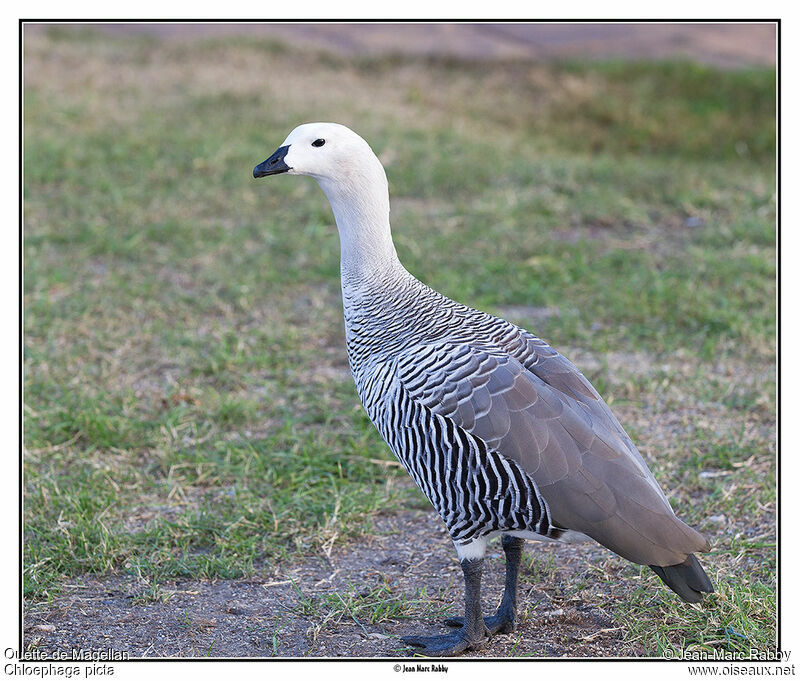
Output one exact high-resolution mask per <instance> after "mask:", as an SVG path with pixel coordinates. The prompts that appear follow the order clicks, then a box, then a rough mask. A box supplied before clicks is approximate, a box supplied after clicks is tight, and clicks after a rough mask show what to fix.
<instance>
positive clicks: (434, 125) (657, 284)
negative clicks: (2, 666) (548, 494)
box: [24, 30, 776, 655]
mask: <svg viewBox="0 0 800 681" xmlns="http://www.w3.org/2000/svg"><path fill="white" fill-rule="evenodd" d="M774 85H775V73H774V70H769V69H753V70H747V71H718V70H715V69H712V68H710V67H703V66H699V65H696V64H692V63H689V62H670V63H625V62H613V63H599V64H598V63H565V64H553V65H538V64H528V63H522V62H509V63H499V64H487V63H483V62H480V63H478V62H467V61H454V60H426V59H415V58H399V57H392V58H360V59H355V60H344V59H342V58H338V57H333V56H331V55H325V54H314V53H309V52H302V53H301V52H294V51H292V50H291V49H289V48H287V47H285V46H279V45H276V44H274V43H266V42H265V43H262V42H260V41H258V40H255V39H247V40H234V39H226V40H198V41H191V42H187V41H181V42H179V43H175V44H170V43H168V42H161V41H159V40H155V39H151V38H147V39H144V38H136V37H126V38H119V37H117V38H110V37H105V36H103V35H102V34H99V33H95V32H91V31H88V32H87V31H83V32H81V33H79V34H78V33H76V32H74V31H71V30H57V31H50V32H42V33H37V34H35V35H33V34H32V35H30V36H28V37H27V38H26V56H25V92H24V98H25V99H24V103H25V128H24V162H25V176H24V209H25V239H24V258H25V281H24V285H25V292H24V293H25V301H24V305H25V317H24V332H25V347H24V352H25V386H24V391H25V392H24V398H25V469H24V470H25V490H24V494H25V496H24V503H25V509H24V510H25V537H24V539H25V572H24V590H25V596H26V597H27V598H29V599H34V600H41V599H48V598H53V597H54V596H55V595H57V594H58V592H59V586H60V584H62V583H63V582H64V580H65V579H67V578H69V577H70V576H74V575H80V574H84V573H87V572H89V573H106V572H110V571H116V570H122V571H127V572H131V573H133V574H139V575H141V576H143V578H145V579H146V580H149V583H151V584H153V585H154V586H153V587H152V591H151V592H150V593H147V594H145V595H144V596H143V598H149V599H161V598H163V597H164V596H163V593H164V592H163V591H162V590H161V588H160V587H159V586H158V585H159V584H161V583H163V582H164V580H168V579H172V578H176V577H180V576H192V577H198V576H199V577H207V578H213V579H216V578H234V577H242V576H247V575H251V574H253V573H257V572H259V571H261V570H265V569H268V568H269V567H270V566H272V565H275V564H279V563H280V562H281V561H282V560H286V559H288V558H293V559H294V558H295V557H296V556H298V555H305V554H309V553H313V552H319V551H324V550H330V547H331V546H333V544H334V543H335V542H346V541H348V539H349V538H351V537H355V536H358V535H359V534H360V533H364V532H369V530H370V527H371V518H372V517H373V516H374V514H376V513H379V512H391V511H392V510H393V509H395V508H399V507H401V506H407V505H409V504H414V505H419V506H420V507H424V506H425V505H426V503H427V502H425V501H424V499H422V498H421V496H420V495H419V493H418V492H416V490H413V489H410V488H409V487H408V485H406V484H405V480H406V477H405V476H406V474H405V473H404V472H403V471H402V470H400V469H398V468H397V467H393V466H390V465H386V462H389V461H390V460H391V455H390V454H389V453H388V452H387V450H386V448H385V446H384V445H383V444H382V443H381V441H380V439H379V437H378V436H377V434H376V433H375V431H374V429H373V428H372V426H371V425H370V424H369V422H368V421H367V419H366V417H365V415H364V414H363V413H362V411H361V410H360V409H359V408H358V406H357V404H358V403H357V397H356V395H355V390H354V388H353V386H352V384H351V380H350V378H349V376H348V374H347V365H346V358H345V354H344V348H343V341H342V336H343V332H342V321H341V318H340V315H341V313H340V309H341V308H340V302H339V298H338V295H339V294H338V241H337V235H336V232H335V229H334V228H333V226H332V217H331V214H330V210H329V208H328V206H327V204H326V202H325V200H324V197H323V195H322V194H321V192H320V191H319V190H318V189H317V187H316V186H315V185H314V184H313V182H311V181H310V180H307V181H303V180H297V179H287V178H275V179H273V180H271V181H270V182H269V183H268V184H256V183H255V182H253V181H252V179H251V178H250V170H251V168H252V166H253V165H255V164H256V163H258V162H260V161H261V160H263V158H266V156H268V155H269V154H270V153H271V152H272V151H273V150H274V148H275V147H276V146H278V145H279V144H280V142H281V141H282V140H283V139H284V137H285V136H286V134H287V133H288V132H289V131H290V130H291V128H292V127H293V126H294V125H295V124H297V123H299V122H301V121H308V120H336V121H340V122H342V123H345V124H349V125H350V126H351V127H353V128H355V129H356V130H357V131H358V132H360V133H361V134H362V135H363V136H364V137H366V138H367V139H368V140H369V141H370V142H371V143H372V144H373V146H374V148H375V150H376V152H377V153H378V154H379V155H380V156H381V158H382V160H383V161H384V163H385V165H386V168H387V173H388V176H389V181H390V188H391V192H392V197H393V204H392V220H393V225H394V234H395V239H396V243H397V248H398V252H399V254H400V256H401V258H402V259H403V261H404V263H405V264H406V266H407V267H408V268H409V269H410V270H411V271H412V272H413V273H415V274H416V275H417V276H419V277H420V278H421V279H423V280H425V281H426V282H427V283H429V284H431V285H432V286H433V287H434V288H437V289H439V290H441V291H443V292H444V293H446V294H448V295H450V296H452V297H454V298H457V299H458V300H460V301H462V302H465V303H468V304H471V305H473V306H477V307H481V308H484V309H488V310H490V311H493V312H496V313H499V314H505V315H506V316H508V317H510V318H512V319H514V321H518V322H520V323H523V324H524V325H526V326H528V327H529V328H532V330H534V331H536V332H537V333H538V334H539V335H541V336H542V337H544V338H546V339H548V340H550V341H552V342H553V343H554V345H556V347H558V348H559V349H562V350H563V351H564V352H565V354H568V356H570V357H571V358H572V359H573V360H575V361H576V363H578V364H579V366H581V367H583V368H584V369H585V370H586V373H587V375H588V376H589V377H590V379H591V380H593V381H594V382H595V384H596V385H597V387H598V388H599V389H600V390H601V392H602V393H603V394H604V395H605V396H606V397H607V398H608V400H609V402H611V403H612V406H613V408H614V409H615V411H617V413H618V414H619V415H620V417H621V420H622V421H623V423H624V424H625V425H626V426H627V427H628V428H629V429H630V431H631V434H632V435H633V436H634V439H636V440H637V441H638V442H639V443H641V448H642V450H643V452H644V453H645V455H646V456H648V458H649V459H650V461H651V463H652V466H653V468H654V470H655V472H656V474H657V476H658V477H659V480H660V481H661V483H662V485H663V486H664V487H665V489H669V490H673V493H672V497H671V498H672V500H673V503H674V504H675V506H676V507H677V510H678V511H679V513H680V514H681V515H682V516H683V517H685V518H686V519H687V521H689V522H691V523H694V524H696V525H698V526H699V527H700V528H701V529H702V530H703V531H704V532H706V533H707V534H708V535H709V536H711V537H712V539H713V542H714V551H715V552H714V554H712V556H709V558H708V560H706V564H708V565H709V566H710V567H709V570H710V572H711V573H712V578H713V579H714V580H715V583H716V584H717V585H718V593H717V594H716V595H715V596H713V597H712V598H711V601H710V603H711V604H710V606H709V607H707V608H705V607H704V609H703V610H697V609H693V608H683V607H682V606H681V605H680V604H679V603H677V602H674V601H675V600H676V599H672V600H671V601H667V600H666V599H664V600H661V599H659V600H658V602H657V603H656V605H655V606H654V605H653V602H652V598H651V593H652V588H653V585H654V584H655V577H653V576H649V575H645V574H644V573H640V572H638V568H636V567H635V566H631V567H630V568H629V570H630V572H629V573H628V574H630V575H634V576H637V578H638V579H639V580H640V581H642V586H641V588H640V589H639V590H637V591H634V593H633V595H632V597H630V594H628V593H626V594H624V595H625V599H624V601H621V602H620V605H619V609H618V613H617V617H618V618H619V619H620V620H621V621H622V622H623V624H624V626H625V628H626V632H627V633H626V639H625V640H626V646H627V648H625V649H624V650H623V651H621V652H626V651H628V652H630V651H634V652H635V653H636V654H654V655H659V654H662V653H663V651H664V650H666V649H667V647H668V646H680V645H693V646H714V647H723V648H729V649H737V650H738V649H739V648H740V647H741V646H744V647H747V648H749V647H756V648H764V647H770V646H774V642H775V630H774V613H775V601H774V598H775V550H774V541H775V539H774V524H775V502H776V499H775V465H774V446H775V427H774V426H775V413H774V404H775V401H774V399H775V376H774V361H775V331H776V327H775V176H774V150H775V126H774ZM543 310H547V311H548V313H547V314H543V313H542V311H543ZM709 518H715V519H716V520H715V522H710V521H709V520H708V519H709ZM551 569H552V566H549V567H548V569H547V570H545V572H546V573H548V574H549V573H550V572H551ZM368 596H369V597H368V598H367V597H361V596H357V595H354V594H351V593H341V594H332V596H331V597H332V598H338V599H339V600H337V601H336V602H324V603H323V602H320V603H316V602H315V603H312V604H311V605H310V606H309V607H312V606H313V608H314V609H315V610H316V611H320V612H321V613H322V614H321V615H320V618H319V619H318V621H319V622H326V621H329V620H331V619H334V620H335V618H337V617H345V616H351V615H354V616H355V617H357V618H358V619H359V620H360V619H361V618H362V617H366V618H368V619H369V618H375V617H377V618H381V617H389V616H395V615H392V614H391V613H389V612H388V611H382V610H380V608H383V607H391V608H395V609H397V611H398V612H401V611H402V612H406V610H404V608H407V607H410V606H408V604H407V603H405V602H404V601H403V599H404V598H405V596H403V595H402V594H393V595H391V598H388V597H387V595H386V594H377V595H376V594H371V595H368ZM629 597H630V598H629ZM342 599H343V600H342ZM631 603H632V605H631ZM345 606H346V607H345ZM709 612H711V613H713V616H708V613H709ZM395 614H396V613H395ZM370 621H372V620H371V619H370ZM654 630H655V632H656V633H655V634H653V631H654ZM726 632H727V634H726ZM742 636H743V637H745V638H744V639H743V638H741V637H742ZM274 637H275V646H277V645H278V643H277V640H278V637H279V631H278V630H276V631H275V634H274ZM742 641H746V646H745V644H744V643H742Z"/></svg>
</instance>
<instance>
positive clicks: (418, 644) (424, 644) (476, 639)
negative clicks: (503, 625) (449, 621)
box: [402, 558, 487, 657]
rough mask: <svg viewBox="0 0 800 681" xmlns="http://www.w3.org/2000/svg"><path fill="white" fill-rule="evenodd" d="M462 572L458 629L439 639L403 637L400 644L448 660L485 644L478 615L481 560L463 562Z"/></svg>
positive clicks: (423, 653) (484, 629)
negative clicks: (461, 611) (461, 616)
mask: <svg viewBox="0 0 800 681" xmlns="http://www.w3.org/2000/svg"><path fill="white" fill-rule="evenodd" d="M461 569H462V570H463V571H464V596H465V602H466V603H465V610H464V619H463V622H464V623H466V624H463V623H462V625H461V628H460V629H459V630H458V631H457V632H455V633H453V634H444V635H442V636H403V637H402V638H403V641H404V642H405V643H407V644H408V645H410V646H413V647H414V648H418V650H417V651H416V652H418V653H421V654H422V655H429V656H431V657H451V656H453V655H458V654H459V653H461V652H463V651H465V650H467V649H477V648H480V647H482V646H483V644H484V643H485V641H486V633H487V632H486V626H485V625H484V623H483V616H482V614H481V572H482V571H483V558H478V559H477V560H462V561H461Z"/></svg>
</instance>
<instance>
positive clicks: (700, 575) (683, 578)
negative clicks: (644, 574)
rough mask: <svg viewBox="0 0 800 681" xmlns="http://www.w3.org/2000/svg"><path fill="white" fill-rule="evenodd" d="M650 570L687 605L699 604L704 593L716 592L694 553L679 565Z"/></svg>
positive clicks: (653, 566) (652, 566)
mask: <svg viewBox="0 0 800 681" xmlns="http://www.w3.org/2000/svg"><path fill="white" fill-rule="evenodd" d="M650 569H651V570H652V571H653V572H655V573H656V574H657V575H658V576H659V577H660V578H661V581H662V582H664V584H666V585H667V586H668V587H669V588H670V589H672V590H673V591H674V592H675V593H676V594H678V596H680V597H681V598H682V599H683V600H684V601H686V602H687V603H699V602H700V600H701V599H702V597H703V592H705V593H713V592H714V586H713V585H712V584H711V580H710V579H709V578H708V575H707V574H706V573H705V571H704V570H703V568H702V566H701V565H700V562H699V561H698V560H697V558H695V556H694V554H693V553H690V554H689V556H688V557H687V558H686V560H685V561H683V562H682V563H678V565H667V566H665V567H661V566H659V565H651V566H650Z"/></svg>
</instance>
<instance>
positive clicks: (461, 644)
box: [401, 618, 486, 657]
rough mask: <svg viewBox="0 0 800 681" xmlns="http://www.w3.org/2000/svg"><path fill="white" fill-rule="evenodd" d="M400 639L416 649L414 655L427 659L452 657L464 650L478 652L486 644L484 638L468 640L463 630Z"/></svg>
mask: <svg viewBox="0 0 800 681" xmlns="http://www.w3.org/2000/svg"><path fill="white" fill-rule="evenodd" d="M462 619H463V618H462ZM401 638H402V641H403V643H405V644H406V645H409V646H412V647H413V648H416V650H415V651H414V652H415V653H419V654H420V655H427V656H428V657H452V656H454V655H459V654H460V653H463V652H464V651H465V650H478V649H479V648H482V647H483V645H484V644H485V643H486V638H478V637H474V638H470V637H469V636H468V635H467V631H466V630H464V629H463V628H462V629H461V630H460V631H458V632H456V633H453V634H442V635H441V636H402V637H401Z"/></svg>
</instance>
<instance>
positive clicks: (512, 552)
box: [445, 534, 525, 634]
mask: <svg viewBox="0 0 800 681" xmlns="http://www.w3.org/2000/svg"><path fill="white" fill-rule="evenodd" d="M523 544H525V540H524V539H520V538H518V537H512V536H511V535H510V534H504V535H503V551H504V552H505V554H506V586H505V590H504V591H503V600H502V601H500V607H499V608H498V609H497V613H496V614H494V615H492V616H491V617H486V618H484V622H485V623H486V628H487V629H488V631H489V633H490V634H497V633H501V634H508V633H511V632H512V631H514V629H515V628H516V619H517V578H518V577H519V561H520V558H521V557H522V546H523ZM445 624H447V625H449V626H451V627H463V626H464V618H463V617H450V618H448V619H446V620H445Z"/></svg>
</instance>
